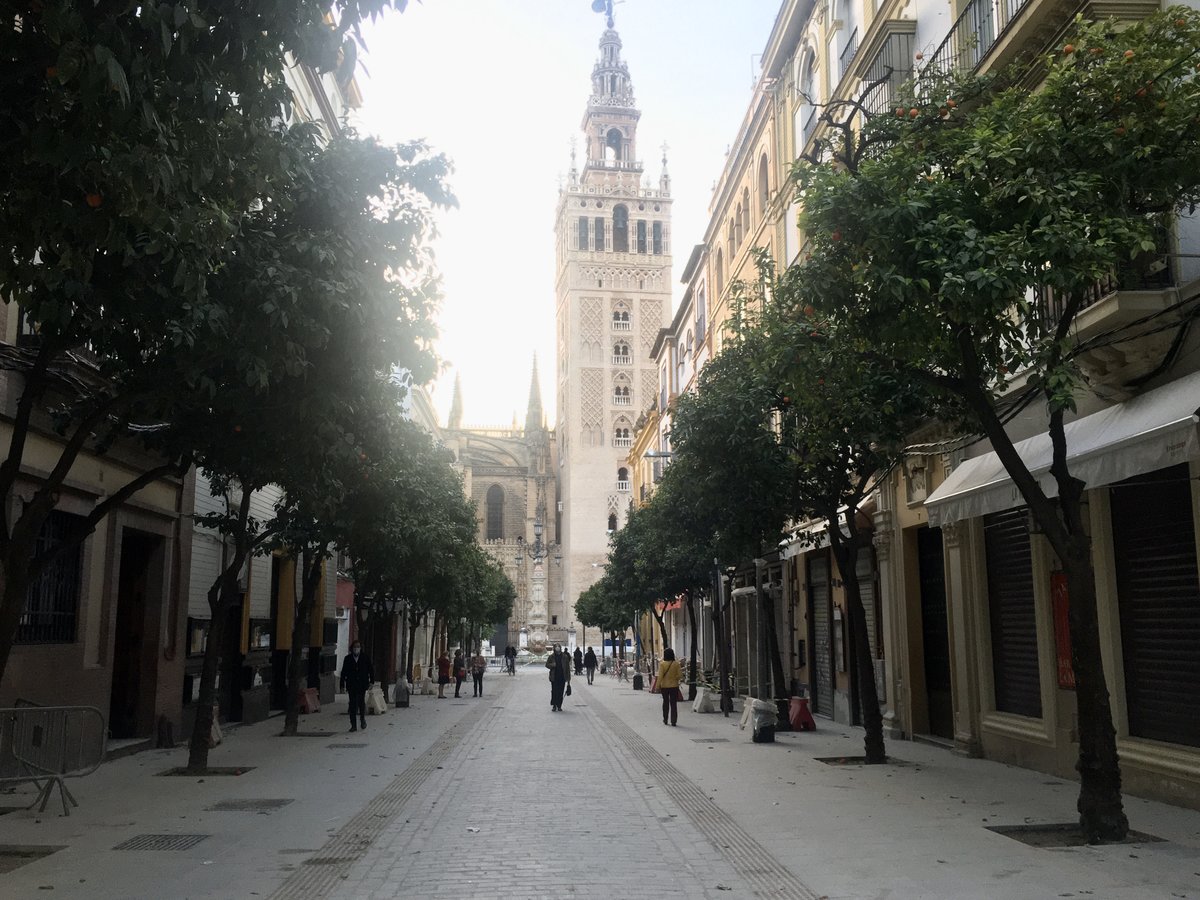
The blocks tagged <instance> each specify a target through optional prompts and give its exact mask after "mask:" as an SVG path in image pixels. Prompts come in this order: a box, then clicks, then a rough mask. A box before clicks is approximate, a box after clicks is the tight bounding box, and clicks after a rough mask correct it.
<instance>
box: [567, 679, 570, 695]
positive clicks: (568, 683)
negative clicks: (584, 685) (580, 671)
mask: <svg viewBox="0 0 1200 900" xmlns="http://www.w3.org/2000/svg"><path fill="white" fill-rule="evenodd" d="M567 696H568V697H570V696H571V683H570V682H569V681H568V682H567Z"/></svg>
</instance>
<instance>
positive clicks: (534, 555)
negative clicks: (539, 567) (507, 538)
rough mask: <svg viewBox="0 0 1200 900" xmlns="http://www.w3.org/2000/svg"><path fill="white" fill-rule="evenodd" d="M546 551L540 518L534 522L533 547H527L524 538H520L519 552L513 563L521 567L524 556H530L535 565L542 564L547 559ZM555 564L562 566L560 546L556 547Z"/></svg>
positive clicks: (518, 542)
mask: <svg viewBox="0 0 1200 900" xmlns="http://www.w3.org/2000/svg"><path fill="white" fill-rule="evenodd" d="M546 550H547V547H546V545H545V544H544V543H543V542H542V519H541V516H539V517H538V518H536V519H534V520H533V546H532V547H527V546H526V545H525V539H524V538H523V537H518V538H517V552H516V555H515V556H514V557H513V562H515V563H516V564H517V565H518V566H519V565H520V564H521V559H522V557H524V556H528V557H529V558H530V559H532V560H533V561H534V563H537V562H540V561H541V560H543V559H545V558H546ZM554 564H555V565H556V566H561V565H562V553H561V552H560V550H559V549H558V545H555V549H554Z"/></svg>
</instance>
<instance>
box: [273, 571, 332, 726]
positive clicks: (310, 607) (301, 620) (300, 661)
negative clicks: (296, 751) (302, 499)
mask: <svg viewBox="0 0 1200 900" xmlns="http://www.w3.org/2000/svg"><path fill="white" fill-rule="evenodd" d="M324 558H325V556H324V553H323V552H316V551H314V550H312V549H311V548H306V549H305V551H304V555H303V558H302V560H303V561H302V569H301V573H302V575H301V582H300V598H299V602H298V603H297V604H296V610H295V613H294V615H293V617H292V652H291V653H289V654H288V670H287V680H288V684H287V700H286V705H285V706H284V714H283V733H284V734H285V735H286V736H288V737H293V736H295V734H296V731H297V730H298V729H299V726H300V699H301V697H302V696H303V694H304V689H305V688H306V687H307V686H308V677H307V673H306V672H305V671H304V669H305V668H306V665H305V663H306V662H307V658H308V647H309V645H310V644H311V643H312V616H313V612H314V611H315V609H316V606H317V587H318V586H319V585H320V583H321V562H322V561H323V560H324Z"/></svg>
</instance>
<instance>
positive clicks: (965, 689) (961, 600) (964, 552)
mask: <svg viewBox="0 0 1200 900" xmlns="http://www.w3.org/2000/svg"><path fill="white" fill-rule="evenodd" d="M976 521H981V520H976ZM942 539H943V546H944V548H945V554H946V558H945V565H946V619H947V622H946V625H947V632H948V634H949V635H950V693H951V697H952V701H953V706H954V750H955V752H956V753H960V754H962V755H964V756H982V755H983V744H982V741H981V739H980V728H979V669H978V661H979V652H978V650H979V645H978V641H977V634H976V627H977V622H978V604H977V602H976V600H975V597H974V596H973V594H974V592H973V590H972V588H973V587H974V585H975V584H976V583H977V580H976V578H975V554H974V547H975V541H974V529H973V528H972V525H971V522H969V521H968V522H954V523H950V524H947V525H943V526H942Z"/></svg>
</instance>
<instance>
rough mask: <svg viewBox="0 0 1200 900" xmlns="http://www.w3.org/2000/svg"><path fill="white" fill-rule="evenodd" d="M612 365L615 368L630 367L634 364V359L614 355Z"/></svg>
mask: <svg viewBox="0 0 1200 900" xmlns="http://www.w3.org/2000/svg"><path fill="white" fill-rule="evenodd" d="M612 364H613V365H614V366H628V365H632V364H633V357H632V356H629V355H628V354H625V355H618V354H613V358H612Z"/></svg>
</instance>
